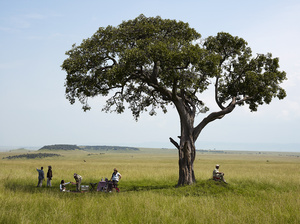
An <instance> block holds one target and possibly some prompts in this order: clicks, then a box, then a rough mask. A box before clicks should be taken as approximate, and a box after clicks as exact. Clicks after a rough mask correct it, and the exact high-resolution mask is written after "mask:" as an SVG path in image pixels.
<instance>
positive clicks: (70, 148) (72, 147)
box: [39, 145, 82, 150]
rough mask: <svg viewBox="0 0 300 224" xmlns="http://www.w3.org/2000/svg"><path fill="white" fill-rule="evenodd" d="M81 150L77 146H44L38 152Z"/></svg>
mask: <svg viewBox="0 0 300 224" xmlns="http://www.w3.org/2000/svg"><path fill="white" fill-rule="evenodd" d="M43 149H46V150H76V149H78V150H82V149H81V148H79V147H78V146H77V145H45V146H43V147H42V148H40V149H39V150H43Z"/></svg>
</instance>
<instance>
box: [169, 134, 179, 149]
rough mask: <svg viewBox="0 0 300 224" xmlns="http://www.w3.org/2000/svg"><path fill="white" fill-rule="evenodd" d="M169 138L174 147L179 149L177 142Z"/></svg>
mask: <svg viewBox="0 0 300 224" xmlns="http://www.w3.org/2000/svg"><path fill="white" fill-rule="evenodd" d="M169 139H170V142H172V143H173V145H175V147H176V148H177V149H178V150H179V148H180V146H179V144H178V143H177V142H176V141H175V140H174V139H173V138H171V137H170V138H169Z"/></svg>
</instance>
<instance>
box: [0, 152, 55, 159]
mask: <svg viewBox="0 0 300 224" xmlns="http://www.w3.org/2000/svg"><path fill="white" fill-rule="evenodd" d="M58 156H61V155H60V154H56V153H27V154H20V155H14V156H7V157H3V158H2V159H36V158H39V159H42V158H47V157H58Z"/></svg>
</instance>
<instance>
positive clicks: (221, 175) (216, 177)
mask: <svg viewBox="0 0 300 224" xmlns="http://www.w3.org/2000/svg"><path fill="white" fill-rule="evenodd" d="M219 167H220V165H218V164H217V165H216V168H215V169H214V171H213V180H221V181H223V182H224V183H227V182H226V180H225V179H224V175H225V174H224V173H223V172H220V171H219Z"/></svg>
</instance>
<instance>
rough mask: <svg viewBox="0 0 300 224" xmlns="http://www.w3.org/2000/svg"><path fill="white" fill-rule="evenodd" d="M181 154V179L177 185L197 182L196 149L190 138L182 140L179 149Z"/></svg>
mask: <svg viewBox="0 0 300 224" xmlns="http://www.w3.org/2000/svg"><path fill="white" fill-rule="evenodd" d="M178 155H179V161H178V163H179V179H178V184H177V186H184V185H191V184H193V183H195V182H196V178H195V173H194V161H195V156H196V149H195V144H194V142H193V141H192V140H191V139H190V140H186V141H181V144H180V148H179V150H178Z"/></svg>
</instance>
